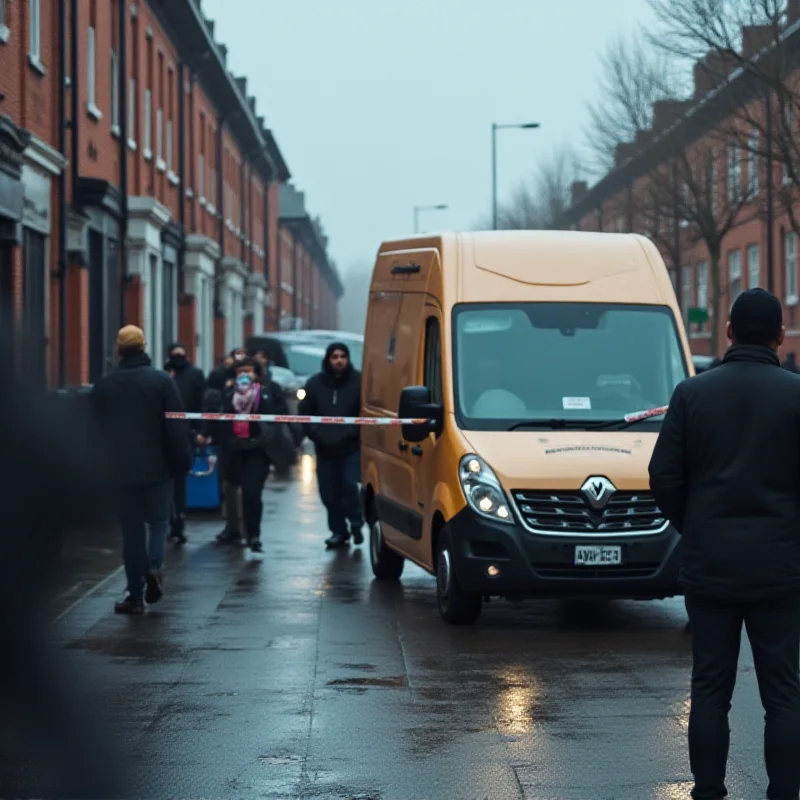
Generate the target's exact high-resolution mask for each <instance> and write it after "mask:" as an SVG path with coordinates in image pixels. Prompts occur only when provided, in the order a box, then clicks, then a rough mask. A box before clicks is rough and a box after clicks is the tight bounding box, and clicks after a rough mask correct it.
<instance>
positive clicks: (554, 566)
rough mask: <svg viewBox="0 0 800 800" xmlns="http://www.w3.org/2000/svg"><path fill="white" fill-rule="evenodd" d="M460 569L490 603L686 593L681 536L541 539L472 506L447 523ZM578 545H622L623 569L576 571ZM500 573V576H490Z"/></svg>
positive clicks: (465, 584)
mask: <svg viewBox="0 0 800 800" xmlns="http://www.w3.org/2000/svg"><path fill="white" fill-rule="evenodd" d="M447 527H448V531H449V532H450V539H451V542H452V550H453V552H452V553H451V555H452V558H453V569H454V570H455V573H456V576H457V578H458V581H459V583H460V584H461V587H462V589H463V590H464V591H466V592H475V593H480V594H483V595H487V596H491V595H494V596H537V597H591V596H595V597H608V598H617V599H641V600H652V599H659V598H665V597H673V596H675V595H680V594H682V591H681V589H680V587H679V586H678V567H679V559H680V548H679V545H680V535H679V534H678V532H677V531H676V530H675V529H674V528H673V527H672V526H669V527H667V529H666V530H665V531H663V532H662V533H656V534H643V535H642V534H638V535H637V534H632V535H629V536H597V535H592V534H589V535H586V536H579V535H569V536H548V535H543V534H535V533H532V532H531V531H529V530H527V529H526V528H525V527H523V526H522V525H521V524H520V523H519V522H516V523H515V524H513V525H510V524H503V523H500V522H492V521H491V520H488V519H485V518H484V517H481V516H479V515H478V514H476V513H475V512H474V511H472V509H471V508H469V507H468V506H467V507H466V508H464V509H463V510H462V511H460V512H459V513H458V514H456V516H455V517H453V518H452V519H451V520H450V522H449V523H448V526H447ZM577 545H595V546H619V547H621V548H622V550H621V553H622V563H621V564H619V565H614V566H600V565H592V566H577V565H575V563H574V560H575V547H576V546H577ZM490 566H493V567H494V568H495V569H496V571H497V574H496V577H490V575H489V567H490Z"/></svg>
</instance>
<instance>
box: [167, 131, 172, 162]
mask: <svg viewBox="0 0 800 800" xmlns="http://www.w3.org/2000/svg"><path fill="white" fill-rule="evenodd" d="M167 169H169V170H172V120H171V119H168V120H167Z"/></svg>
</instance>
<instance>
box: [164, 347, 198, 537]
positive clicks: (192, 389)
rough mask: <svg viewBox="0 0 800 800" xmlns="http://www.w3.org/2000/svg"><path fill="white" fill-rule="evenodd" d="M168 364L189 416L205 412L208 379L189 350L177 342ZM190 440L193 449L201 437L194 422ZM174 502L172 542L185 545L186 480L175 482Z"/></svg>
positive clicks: (176, 480)
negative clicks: (191, 357)
mask: <svg viewBox="0 0 800 800" xmlns="http://www.w3.org/2000/svg"><path fill="white" fill-rule="evenodd" d="M167 352H168V353H169V361H167V364H166V368H167V372H168V373H169V374H171V375H172V378H173V380H174V381H175V385H176V386H177V387H178V394H180V396H181V400H182V401H183V407H184V408H185V409H186V411H187V412H190V413H198V412H201V411H202V410H203V395H204V394H205V391H206V379H205V376H204V375H203V371H202V370H201V369H199V368H198V367H196V366H194V364H192V363H191V362H190V361H189V358H188V357H187V355H186V348H185V347H184V346H183V345H182V344H180V343H179V342H176V343H175V344H171V345H170V346H169V348H168V350H167ZM189 426H190V436H191V441H190V443H191V445H192V446H194V444H195V442H196V441H197V436H198V434H199V433H200V423H199V422H191V423H189ZM173 491H174V502H173V511H172V524H171V531H170V539H171V540H172V541H173V542H176V543H177V544H184V543H185V542H186V513H185V512H186V476H185V475H183V476H179V477H176V478H175V481H174V486H173Z"/></svg>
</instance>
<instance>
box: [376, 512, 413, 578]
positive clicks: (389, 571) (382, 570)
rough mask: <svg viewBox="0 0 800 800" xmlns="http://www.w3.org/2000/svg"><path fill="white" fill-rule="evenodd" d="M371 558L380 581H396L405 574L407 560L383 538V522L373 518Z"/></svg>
mask: <svg viewBox="0 0 800 800" xmlns="http://www.w3.org/2000/svg"><path fill="white" fill-rule="evenodd" d="M369 560H370V562H371V563H372V572H373V574H374V575H375V577H376V578H377V579H378V580H380V581H396V580H399V578H400V576H401V575H402V574H403V567H404V565H405V563H406V560H405V559H404V558H403V557H402V556H400V555H398V554H397V553H395V551H394V550H391V549H390V548H389V545H387V544H386V540H385V539H384V538H383V530H382V529H381V523H380V522H379V521H378V520H377V519H373V520H372V522H371V523H370V528H369Z"/></svg>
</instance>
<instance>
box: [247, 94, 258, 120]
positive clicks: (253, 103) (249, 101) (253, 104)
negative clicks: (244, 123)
mask: <svg viewBox="0 0 800 800" xmlns="http://www.w3.org/2000/svg"><path fill="white" fill-rule="evenodd" d="M247 105H248V106H250V113H251V114H252V115H253V116H254V117H255V115H256V99H255V97H248V98H247Z"/></svg>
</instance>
